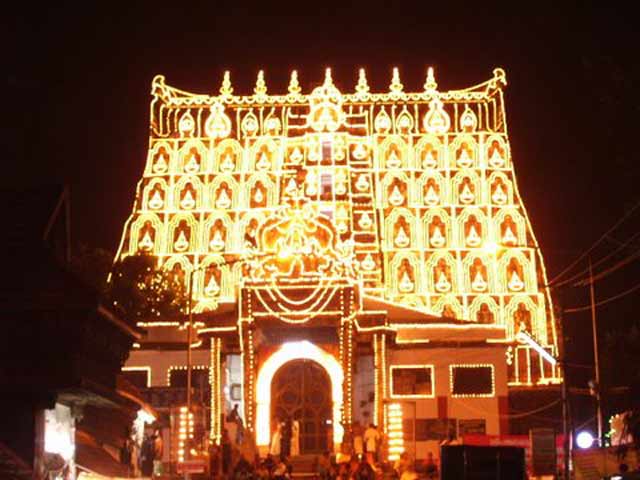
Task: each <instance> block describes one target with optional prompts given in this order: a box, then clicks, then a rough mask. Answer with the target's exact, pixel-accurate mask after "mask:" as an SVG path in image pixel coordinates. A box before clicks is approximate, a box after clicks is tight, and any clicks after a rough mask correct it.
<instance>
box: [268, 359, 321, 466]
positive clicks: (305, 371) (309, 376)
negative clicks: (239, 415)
mask: <svg viewBox="0 0 640 480" xmlns="http://www.w3.org/2000/svg"><path fill="white" fill-rule="evenodd" d="M270 413H271V419H272V420H273V421H275V419H276V418H278V419H280V421H282V420H283V419H286V418H289V419H292V420H293V419H297V420H298V421H299V423H300V453H301V454H306V453H321V452H325V451H327V450H330V449H331V448H332V445H331V438H332V430H333V429H332V396H331V379H330V378H329V375H328V374H327V372H326V370H325V369H324V368H323V367H322V366H321V365H320V364H318V363H316V362H314V361H313V360H308V359H300V360H292V361H290V362H287V363H285V364H284V365H283V366H282V367H280V368H279V369H278V371H277V372H276V373H275V375H274V377H273V380H272V382H271V412H270Z"/></svg>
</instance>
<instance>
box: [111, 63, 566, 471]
mask: <svg viewBox="0 0 640 480" xmlns="http://www.w3.org/2000/svg"><path fill="white" fill-rule="evenodd" d="M316 85H317V88H315V89H313V90H312V91H311V92H303V91H302V88H301V86H300V84H299V82H298V76H297V72H295V71H294V72H293V73H292V75H291V80H290V83H289V86H288V89H287V90H286V91H285V92H283V93H280V94H272V93H271V92H270V91H268V89H267V83H266V80H265V77H264V74H263V72H262V71H261V72H259V74H258V78H257V82H256V84H255V87H254V89H253V94H251V95H236V94H234V89H233V86H232V83H231V79H230V75H229V74H228V73H226V74H225V75H224V79H223V81H222V85H221V87H220V89H219V93H218V94H217V95H205V94H194V93H188V92H184V91H181V90H178V89H176V88H174V87H171V86H168V85H167V84H166V83H165V79H164V77H162V76H157V77H156V78H154V80H153V83H152V89H151V93H152V101H151V118H150V138H149V148H148V156H147V159H146V162H145V164H144V170H143V172H142V178H141V180H140V182H139V183H138V187H137V193H136V198H135V201H134V205H133V211H132V213H131V216H130V217H129V219H128V221H127V222H126V224H125V226H124V231H123V235H122V241H121V244H120V248H119V251H118V254H117V259H121V258H124V257H126V256H129V255H135V254H139V253H148V254H152V255H155V256H156V257H157V259H158V262H159V266H161V267H162V268H165V269H167V270H168V271H170V272H173V273H174V274H175V275H176V276H177V278H180V279H181V280H182V281H183V282H185V283H187V282H189V281H190V279H191V278H192V279H193V285H192V292H193V312H194V315H193V320H194V324H193V325H194V328H193V337H192V341H193V343H192V345H193V368H194V377H193V378H194V380H193V384H194V388H195V389H196V390H197V393H194V398H197V401H195V400H194V401H195V403H196V404H197V405H196V406H197V407H198V408H199V412H201V413H200V414H199V415H200V416H199V417H197V420H196V423H198V422H200V424H201V427H202V428H201V430H203V431H204V432H206V436H207V437H209V438H210V439H211V440H212V441H214V442H219V441H220V436H221V433H222V429H223V427H224V419H225V415H226V413H227V412H228V411H229V410H230V409H231V408H232V406H233V405H236V404H238V405H239V407H240V412H241V416H242V418H243V421H244V425H245V427H246V428H247V430H248V432H249V433H250V435H251V437H252V438H253V439H254V440H255V443H256V445H257V447H258V449H259V450H260V451H261V452H262V453H265V452H266V451H267V450H268V447H269V441H270V438H271V435H272V432H273V425H274V420H275V418H276V417H277V418H284V417H290V418H297V419H299V421H300V425H301V433H300V444H301V451H302V453H317V452H321V451H325V450H333V451H336V452H338V451H341V450H343V451H344V450H345V449H348V447H349V444H350V434H349V432H350V431H351V428H352V425H353V424H354V423H355V422H358V423H359V424H360V425H365V426H366V425H369V424H370V423H373V424H376V425H377V426H378V428H379V429H380V431H381V432H382V433H383V438H384V448H385V452H386V456H387V457H388V458H390V459H394V458H397V455H398V454H399V453H400V452H402V451H409V452H410V453H412V454H414V455H415V456H416V457H418V458H424V457H425V456H426V452H427V451H431V450H433V445H437V444H438V441H440V440H441V439H442V438H443V437H446V436H451V435H453V436H459V437H462V436H463V435H464V434H466V433H476V434H478V433H480V434H482V433H484V434H494V435H495V434H500V433H503V434H504V433H508V430H509V420H508V415H509V401H508V399H509V396H510V395H511V394H512V392H514V391H516V390H517V391H522V390H527V391H531V392H534V391H540V390H545V389H547V390H549V389H552V388H553V387H554V385H557V384H559V383H560V382H561V381H562V379H561V371H560V369H559V367H558V366H557V365H556V364H555V362H553V361H552V360H553V357H555V356H557V355H558V345H559V331H558V325H557V322H556V319H555V318H554V315H553V307H552V303H551V298H550V294H549V291H548V288H547V287H546V285H547V278H546V273H545V266H544V261H543V258H542V255H541V252H540V249H539V247H538V243H537V241H536V238H535V235H534V232H533V229H532V226H531V224H530V222H529V219H528V216H527V213H526V210H525V206H524V203H523V200H522V198H521V197H520V194H519V192H518V186H517V182H516V177H515V171H514V161H517V159H515V160H514V159H513V158H512V156H511V150H510V145H509V139H508V135H507V121H506V116H505V105H504V96H503V89H504V87H505V86H506V77H505V73H504V71H503V70H501V69H496V70H494V72H493V77H492V78H491V79H489V80H488V81H486V82H483V83H480V84H479V85H475V86H472V87H469V88H465V89H462V90H451V91H440V90H439V89H438V85H437V83H436V80H435V78H434V74H433V70H432V69H429V70H428V73H427V75H426V78H425V83H424V85H423V86H420V88H419V89H416V90H408V89H407V90H405V86H404V85H403V84H402V83H401V79H400V75H399V73H398V70H397V69H394V70H393V74H392V75H391V80H390V84H389V87H388V91H385V92H379V93H376V92H373V91H371V90H370V88H369V85H368V83H367V78H366V75H365V72H364V71H363V70H360V72H359V75H358V78H357V79H356V81H355V89H353V88H351V87H349V88H347V87H346V86H341V85H336V84H334V81H333V79H332V76H331V71H330V70H327V71H326V73H325V76H324V79H322V78H319V79H318V82H317V83H316ZM347 90H348V91H347ZM141 167H142V165H141ZM139 326H140V327H142V328H143V329H145V330H146V331H147V336H146V338H145V339H144V340H143V341H142V342H141V343H140V345H139V347H138V348H137V349H135V350H133V351H132V352H131V356H130V358H129V360H128V362H127V365H126V367H125V370H126V373H128V374H130V375H131V377H132V378H133V377H135V376H137V377H136V378H138V380H140V378H142V383H143V385H142V386H143V387H146V388H148V391H149V392H150V393H149V395H150V397H149V398H151V401H152V402H153V403H154V407H155V408H156V409H157V410H158V411H161V412H162V411H164V412H167V414H170V415H173V413H171V412H175V411H179V410H176V409H179V407H180V406H182V405H184V402H185V400H184V398H185V396H184V393H183V394H182V397H180V395H178V394H174V393H175V392H178V391H179V390H180V388H182V391H183V392H184V386H185V383H184V382H185V378H186V373H185V371H186V353H185V352H186V345H187V332H188V329H187V322H185V320H184V319H180V320H176V319H165V318H162V317H158V318H157V319H149V320H147V321H144V322H140V324H139ZM549 354H550V355H549ZM552 356H553V357H552ZM198 375H199V376H198ZM172 392H174V393H172ZM194 408H195V407H194ZM172 418H173V417H172ZM176 418H177V417H176ZM408 426H410V428H409V427H408ZM195 430H196V431H197V430H198V428H197V426H196V428H195ZM171 435H173V436H174V437H175V438H178V440H176V442H174V443H175V445H173V446H172V448H171V456H172V457H171V460H172V461H176V460H179V459H181V458H182V450H183V448H184V445H183V444H182V443H180V441H179V436H176V435H177V429H176V428H174V429H173V431H172V432H171Z"/></svg>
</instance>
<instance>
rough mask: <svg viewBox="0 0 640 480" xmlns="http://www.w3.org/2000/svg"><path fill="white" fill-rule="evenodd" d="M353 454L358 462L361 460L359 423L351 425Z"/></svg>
mask: <svg viewBox="0 0 640 480" xmlns="http://www.w3.org/2000/svg"><path fill="white" fill-rule="evenodd" d="M352 430H353V453H354V454H355V456H356V457H357V458H358V460H362V458H363V457H364V440H363V439H362V425H360V422H355V423H354V424H353V428H352Z"/></svg>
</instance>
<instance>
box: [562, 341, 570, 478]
mask: <svg viewBox="0 0 640 480" xmlns="http://www.w3.org/2000/svg"><path fill="white" fill-rule="evenodd" d="M563 356H564V353H563ZM562 377H563V378H562V434H563V435H564V440H563V445H562V446H563V452H564V475H563V478H565V479H569V478H571V477H570V475H569V465H570V463H571V450H570V444H569V437H570V436H571V434H570V429H569V396H568V389H567V362H566V361H565V360H563V362H562Z"/></svg>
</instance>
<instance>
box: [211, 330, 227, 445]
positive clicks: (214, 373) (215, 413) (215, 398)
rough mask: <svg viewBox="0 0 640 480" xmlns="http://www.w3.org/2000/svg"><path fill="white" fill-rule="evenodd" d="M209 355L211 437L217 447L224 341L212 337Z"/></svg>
mask: <svg viewBox="0 0 640 480" xmlns="http://www.w3.org/2000/svg"><path fill="white" fill-rule="evenodd" d="M209 353H210V355H209V382H210V384H211V431H210V432H209V437H210V439H211V440H212V441H213V442H214V443H215V444H216V445H220V439H221V435H222V421H221V417H222V415H224V399H223V397H222V386H223V385H222V384H223V378H222V361H221V357H222V340H221V339H220V338H219V337H211V344H210V349H209Z"/></svg>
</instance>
